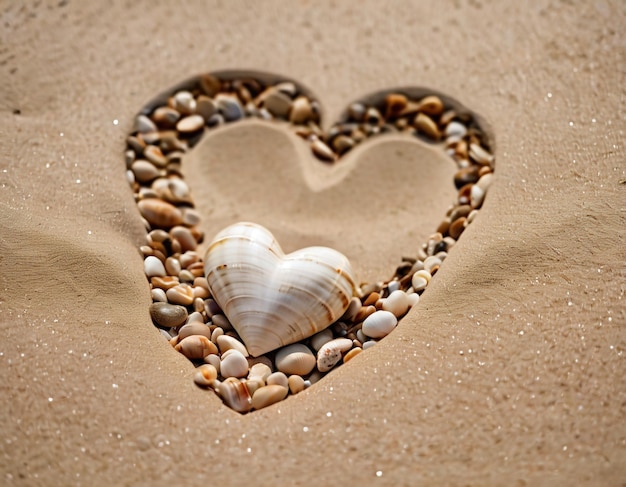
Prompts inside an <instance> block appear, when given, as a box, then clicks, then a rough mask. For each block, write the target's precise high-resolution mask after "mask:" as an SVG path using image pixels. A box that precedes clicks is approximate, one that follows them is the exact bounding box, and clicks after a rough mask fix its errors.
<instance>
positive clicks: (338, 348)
mask: <svg viewBox="0 0 626 487" xmlns="http://www.w3.org/2000/svg"><path fill="white" fill-rule="evenodd" d="M351 348H352V340H350V339H348V338H335V339H334V340H331V341H329V342H328V343H325V344H324V345H323V346H322V348H320V349H319V351H318V352H317V370H319V371H320V372H328V371H329V370H330V369H332V368H333V367H334V366H335V365H336V364H337V363H338V362H339V361H340V360H341V357H342V355H343V352H347V351H348V350H350V349H351Z"/></svg>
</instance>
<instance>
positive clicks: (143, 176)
mask: <svg viewBox="0 0 626 487" xmlns="http://www.w3.org/2000/svg"><path fill="white" fill-rule="evenodd" d="M130 170H131V171H132V172H133V174H134V175H135V180H136V181H138V182H140V183H149V182H150V181H152V180H153V179H156V178H158V177H159V176H161V175H162V172H161V171H160V170H159V169H158V168H157V167H156V166H155V165H154V164H152V163H151V162H150V161H146V160H145V159H137V160H136V161H135V162H133V163H132V164H131V166H130Z"/></svg>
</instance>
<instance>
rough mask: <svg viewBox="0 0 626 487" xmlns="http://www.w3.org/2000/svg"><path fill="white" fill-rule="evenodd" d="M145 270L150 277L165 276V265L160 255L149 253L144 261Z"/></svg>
mask: <svg viewBox="0 0 626 487" xmlns="http://www.w3.org/2000/svg"><path fill="white" fill-rule="evenodd" d="M143 270H144V272H145V274H146V276H148V277H155V276H159V277H162V276H165V275H166V274H165V266H164V265H163V262H161V260H160V259H159V258H158V257H155V256H153V255H149V256H148V257H146V260H144V261H143Z"/></svg>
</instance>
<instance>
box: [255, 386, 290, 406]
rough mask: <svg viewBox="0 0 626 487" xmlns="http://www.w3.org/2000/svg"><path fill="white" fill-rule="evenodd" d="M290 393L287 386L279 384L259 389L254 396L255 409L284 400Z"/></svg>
mask: <svg viewBox="0 0 626 487" xmlns="http://www.w3.org/2000/svg"><path fill="white" fill-rule="evenodd" d="M287 394H289V389H288V388H287V387H283V386H279V385H270V386H265V387H261V388H260V389H257V390H256V391H255V393H254V395H253V396H252V407H253V408H254V409H263V408H265V407H267V406H270V405H272V404H275V403H277V402H279V401H282V400H283V399H285V398H286V397H287Z"/></svg>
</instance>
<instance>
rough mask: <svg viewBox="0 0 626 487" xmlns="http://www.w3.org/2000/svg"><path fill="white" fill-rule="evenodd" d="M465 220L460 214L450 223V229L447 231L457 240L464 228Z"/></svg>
mask: <svg viewBox="0 0 626 487" xmlns="http://www.w3.org/2000/svg"><path fill="white" fill-rule="evenodd" d="M465 220H466V219H465V217H464V216H462V217H460V218H457V219H456V220H454V221H453V222H452V224H451V225H450V229H449V230H448V233H449V234H450V236H451V237H452V238H453V239H455V240H457V239H458V238H459V237H460V236H461V234H462V233H463V230H465Z"/></svg>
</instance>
